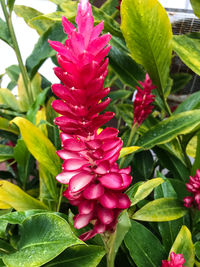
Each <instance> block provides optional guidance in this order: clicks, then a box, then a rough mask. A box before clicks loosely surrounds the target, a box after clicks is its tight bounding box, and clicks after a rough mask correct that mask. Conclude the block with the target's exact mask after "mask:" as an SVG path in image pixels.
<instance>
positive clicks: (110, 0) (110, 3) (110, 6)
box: [100, 0, 119, 15]
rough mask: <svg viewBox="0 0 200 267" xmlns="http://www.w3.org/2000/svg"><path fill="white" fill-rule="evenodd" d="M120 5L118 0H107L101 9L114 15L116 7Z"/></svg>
mask: <svg viewBox="0 0 200 267" xmlns="http://www.w3.org/2000/svg"><path fill="white" fill-rule="evenodd" d="M118 5H119V1H118V0H107V1H106V2H105V3H103V5H102V6H101V8H100V9H101V10H102V11H104V12H105V13H107V14H108V15H112V14H113V13H115V12H116V7H117V6H118Z"/></svg>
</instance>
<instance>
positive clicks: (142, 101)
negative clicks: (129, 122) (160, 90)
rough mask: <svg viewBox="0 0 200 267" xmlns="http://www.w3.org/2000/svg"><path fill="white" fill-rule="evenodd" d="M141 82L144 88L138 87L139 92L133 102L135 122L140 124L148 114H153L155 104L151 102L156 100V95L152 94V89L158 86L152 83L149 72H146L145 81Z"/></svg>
mask: <svg viewBox="0 0 200 267" xmlns="http://www.w3.org/2000/svg"><path fill="white" fill-rule="evenodd" d="M139 83H140V85H141V86H142V88H143V89H141V88H140V87H136V88H137V93H136V96H135V100H134V102H133V105H134V120H133V124H135V123H137V124H138V125H140V124H141V123H142V122H143V121H144V120H145V119H146V118H147V117H148V115H149V114H151V112H152V110H153V106H152V105H150V104H151V103H152V102H153V101H154V99H155V96H154V95H151V91H152V90H153V89H155V88H156V86H154V85H153V84H152V81H151V79H150V78H149V75H148V74H146V77H145V81H144V83H143V82H141V81H140V82H139Z"/></svg>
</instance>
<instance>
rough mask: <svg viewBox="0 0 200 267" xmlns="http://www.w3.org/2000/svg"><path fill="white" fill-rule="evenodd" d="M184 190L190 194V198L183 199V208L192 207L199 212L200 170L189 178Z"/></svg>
mask: <svg viewBox="0 0 200 267" xmlns="http://www.w3.org/2000/svg"><path fill="white" fill-rule="evenodd" d="M186 188H187V191H189V192H191V193H192V196H188V197H185V198H184V206H185V207H187V208H190V207H192V206H194V207H197V208H198V209H199V210H200V170H197V171H196V174H195V175H194V176H190V177H189V183H187V184H186Z"/></svg>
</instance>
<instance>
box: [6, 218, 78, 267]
mask: <svg viewBox="0 0 200 267" xmlns="http://www.w3.org/2000/svg"><path fill="white" fill-rule="evenodd" d="M20 234H21V238H20V240H19V243H18V250H17V252H15V253H12V254H9V255H5V256H4V257H3V262H4V263H5V264H6V265H7V266H10V267H16V266H20V267H33V266H41V265H43V264H45V263H46V262H48V261H50V260H51V259H53V258H55V257H56V256H58V255H59V254H60V253H61V252H62V251H64V250H65V249H66V248H67V247H71V246H74V245H78V244H81V243H82V241H80V240H79V239H78V238H77V237H75V236H74V234H73V233H72V231H71V229H70V226H69V225H68V224H67V222H66V221H65V220H64V219H62V218H61V217H59V216H57V215H54V214H47V213H44V214H36V215H33V216H31V217H29V218H27V219H26V220H24V222H23V223H22V227H21V231H20Z"/></svg>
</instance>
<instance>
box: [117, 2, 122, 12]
mask: <svg viewBox="0 0 200 267" xmlns="http://www.w3.org/2000/svg"><path fill="white" fill-rule="evenodd" d="M121 3H122V0H119V4H118V6H116V8H117V9H118V10H120V7H121Z"/></svg>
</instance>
